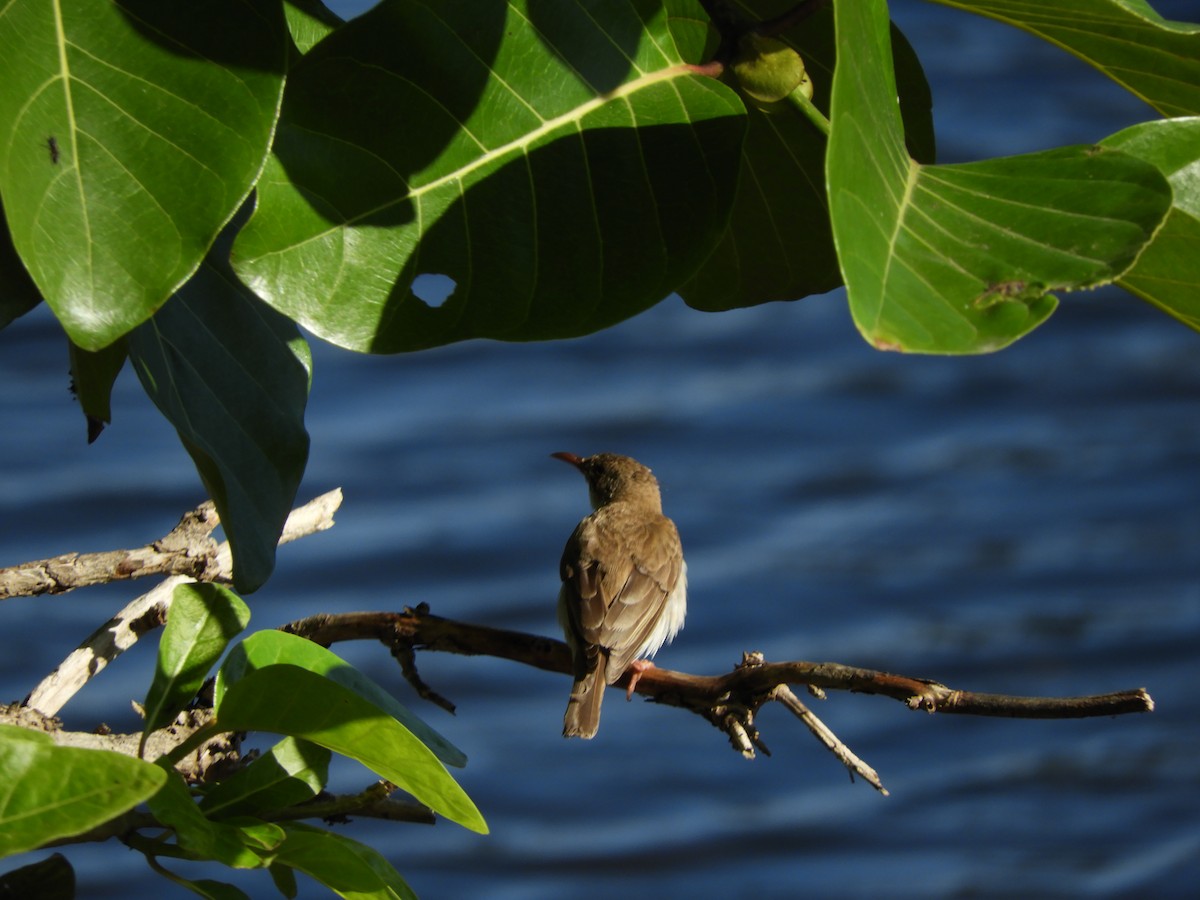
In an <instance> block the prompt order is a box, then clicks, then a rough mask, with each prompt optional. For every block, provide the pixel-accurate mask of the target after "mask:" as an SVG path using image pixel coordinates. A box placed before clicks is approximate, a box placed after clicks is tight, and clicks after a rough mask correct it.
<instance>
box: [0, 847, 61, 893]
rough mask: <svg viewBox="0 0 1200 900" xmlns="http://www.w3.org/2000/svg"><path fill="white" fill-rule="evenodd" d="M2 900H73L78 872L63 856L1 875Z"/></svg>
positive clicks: (55, 856) (0, 889) (58, 854)
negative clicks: (18, 899)
mask: <svg viewBox="0 0 1200 900" xmlns="http://www.w3.org/2000/svg"><path fill="white" fill-rule="evenodd" d="M0 897H27V898H36V900H74V897H75V870H74V869H73V868H71V864H70V863H69V862H67V858H66V857H65V856H63V855H62V854H61V853H54V854H51V855H50V856H48V857H46V858H45V859H42V860H39V861H38V862H35V863H30V864H29V865H27V866H21V868H19V869H13V870H12V871H11V872H5V873H4V874H3V875H0Z"/></svg>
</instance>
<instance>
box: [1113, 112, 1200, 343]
mask: <svg viewBox="0 0 1200 900" xmlns="http://www.w3.org/2000/svg"><path fill="white" fill-rule="evenodd" d="M1102 143H1103V144H1104V145H1105V146H1106V147H1112V148H1114V149H1117V150H1122V151H1124V152H1125V153H1129V154H1131V155H1133V156H1136V157H1138V158H1139V159H1144V160H1146V161H1147V162H1149V163H1151V164H1153V165H1155V166H1157V167H1158V169H1159V171H1160V172H1162V173H1163V175H1165V176H1166V177H1167V180H1168V181H1170V183H1171V188H1172V189H1173V190H1174V192H1175V199H1174V204H1173V206H1172V208H1171V212H1170V214H1169V215H1168V216H1167V221H1166V222H1165V223H1164V224H1163V227H1162V228H1161V229H1160V230H1159V232H1158V234H1156V235H1155V236H1154V240H1153V242H1151V244H1150V245H1149V246H1148V247H1146V249H1145V250H1143V251H1142V255H1141V256H1139V257H1138V260H1137V265H1135V266H1134V267H1133V268H1132V269H1130V270H1129V271H1128V272H1126V273H1125V274H1124V275H1122V276H1121V278H1120V280H1119V282H1118V283H1119V284H1120V285H1121V287H1123V288H1125V289H1127V290H1129V291H1132V292H1133V293H1134V294H1136V295H1137V296H1139V297H1141V298H1143V299H1144V300H1147V301H1149V302H1150V303H1153V304H1154V305H1155V306H1157V307H1158V308H1159V309H1161V310H1163V311H1164V312H1166V313H1168V314H1169V315H1172V316H1174V317H1175V318H1177V319H1179V321H1181V322H1183V323H1184V324H1186V325H1189V326H1191V327H1192V328H1195V329H1196V330H1198V331H1200V117H1192V118H1186V119H1171V120H1168V121H1164V122H1146V123H1144V124H1142V125H1135V126H1134V127H1132V128H1127V129H1125V130H1124V131H1121V132H1119V133H1117V134H1114V135H1113V136H1112V137H1109V138H1106V139H1105V140H1104V141H1102Z"/></svg>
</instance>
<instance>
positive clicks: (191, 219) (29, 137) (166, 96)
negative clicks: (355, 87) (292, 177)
mask: <svg viewBox="0 0 1200 900" xmlns="http://www.w3.org/2000/svg"><path fill="white" fill-rule="evenodd" d="M288 46H289V43H288V38H287V29H286V25H285V23H284V19H283V13H282V9H281V6H280V4H279V3H278V2H272V0H210V2H207V3H163V2H161V0H120V2H100V3H98V2H96V0H55V2H48V0H10V2H8V3H5V4H4V5H3V6H2V7H0V48H3V50H2V52H0V195H2V196H3V198H4V209H5V213H6V215H7V217H8V224H9V227H10V229H11V231H12V237H13V242H14V244H15V245H16V248H17V250H18V251H19V253H20V254H21V257H22V258H23V259H24V261H25V265H26V266H27V267H28V269H29V272H30V274H31V275H32V276H33V280H34V281H35V282H36V283H37V285H38V287H39V288H40V290H41V293H42V295H43V296H44V297H45V298H46V300H47V301H48V302H49V303H50V305H51V307H53V309H54V312H55V313H56V314H57V316H58V318H59V320H60V321H61V322H62V324H63V327H64V328H65V329H66V331H67V334H68V335H70V337H71V339H72V340H73V341H74V342H75V343H76V344H78V345H79V346H81V347H83V348H85V349H88V350H96V349H99V348H100V347H103V346H105V345H107V344H109V343H111V342H112V341H114V340H116V339H117V338H118V337H120V336H121V335H122V334H124V333H125V332H127V331H128V330H129V329H131V328H133V327H134V326H135V325H137V324H138V323H140V322H142V321H144V320H145V319H147V318H148V317H149V316H150V315H151V314H152V313H153V312H154V311H155V310H156V309H157V308H158V307H159V306H161V305H162V304H163V303H164V302H165V301H166V299H167V298H168V297H169V296H170V295H171V294H172V293H173V292H174V291H175V290H176V289H177V288H178V287H179V286H180V285H181V284H182V283H183V282H184V281H185V280H186V279H187V278H188V276H189V275H191V274H192V272H194V271H195V270H196V267H197V266H198V265H200V261H201V259H203V257H204V254H205V252H206V251H207V250H208V247H209V245H210V244H211V243H212V241H213V239H214V238H215V237H216V235H217V233H218V232H219V231H220V229H221V226H222V225H224V224H225V223H226V222H227V221H228V220H229V219H230V217H231V216H232V215H233V214H234V212H235V211H236V210H237V208H238V206H239V205H240V204H241V202H242V201H243V200H244V199H245V197H246V195H247V193H248V192H249V190H250V187H251V185H252V184H253V182H254V179H255V178H256V176H257V175H258V172H259V171H260V169H261V167H262V164H263V160H264V158H265V156H266V150H267V145H268V143H269V141H270V137H271V130H272V128H273V126H274V123H275V117H276V113H277V110H278V107H279V101H280V97H281V95H282V91H283V73H284V68H285V66H286V62H287V51H288Z"/></svg>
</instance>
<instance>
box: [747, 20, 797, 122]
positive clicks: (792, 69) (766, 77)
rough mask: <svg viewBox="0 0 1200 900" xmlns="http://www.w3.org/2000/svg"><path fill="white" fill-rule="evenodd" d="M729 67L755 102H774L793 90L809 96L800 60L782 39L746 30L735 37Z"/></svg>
mask: <svg viewBox="0 0 1200 900" xmlns="http://www.w3.org/2000/svg"><path fill="white" fill-rule="evenodd" d="M732 69H733V74H734V77H736V78H737V82H738V86H739V87H740V88H741V90H742V93H744V94H745V95H746V96H747V97H749V98H750V99H751V100H754V101H756V102H757V103H760V104H771V103H778V102H779V101H780V100H783V99H784V98H785V97H787V95H788V94H790V93H791V92H792V91H794V90H797V89H799V90H800V92H801V93H803V94H804V95H805V96H806V97H808V98H809V99H810V100H811V99H812V81H811V80H809V77H808V73H807V72H805V71H804V60H802V59H801V58H800V54H799V53H797V52H796V51H795V50H793V49H792V48H791V47H789V46H788V45H787V44H785V43H784V42H783V41H779V40H776V39H775V38H772V37H763V36H762V35H759V34H755V33H754V32H752V31H750V32H747V33H746V34H744V35H742V37H741V38H740V39H739V40H738V52H737V56H736V57H735V58H734V60H733V66H732Z"/></svg>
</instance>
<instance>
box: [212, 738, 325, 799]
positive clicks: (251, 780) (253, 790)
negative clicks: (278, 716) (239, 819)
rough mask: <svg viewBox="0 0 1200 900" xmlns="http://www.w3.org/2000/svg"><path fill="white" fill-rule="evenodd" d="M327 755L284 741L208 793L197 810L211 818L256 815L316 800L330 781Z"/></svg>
mask: <svg viewBox="0 0 1200 900" xmlns="http://www.w3.org/2000/svg"><path fill="white" fill-rule="evenodd" d="M330 755H331V754H330V752H329V751H328V750H326V749H325V748H324V747H319V746H317V745H316V744H313V743H310V742H308V741H301V740H297V739H296V738H290V737H288V738H284V739H283V740H282V741H280V742H279V743H278V744H276V745H275V746H274V747H272V748H271V749H270V750H268V751H267V752H266V753H264V754H263V755H262V756H260V757H259V758H258V759H256V760H255V761H254V762H252V763H250V765H248V766H247V767H246V768H244V769H242V770H241V771H239V772H238V773H237V774H235V775H233V776H232V777H230V778H226V779H225V780H224V781H221V782H218V783H217V784H216V785H214V786H213V787H212V788H211V789H210V790H208V791H207V792H206V793H205V795H204V797H203V799H202V800H201V801H200V809H201V810H202V811H203V812H204V814H205V815H207V816H209V817H210V818H215V819H220V818H226V817H228V816H240V815H256V816H263V817H266V816H268V815H269V814H270V813H271V812H274V811H277V810H280V809H286V808H287V807H289V806H295V805H296V804H298V803H303V802H304V801H306V800H311V799H312V798H313V797H315V796H317V794H319V793H320V792H321V790H322V788H324V787H325V783H326V781H328V779H329V758H330Z"/></svg>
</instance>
